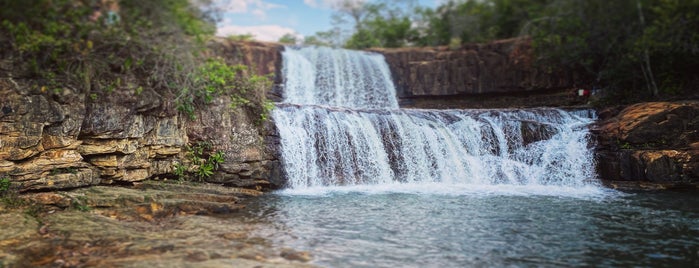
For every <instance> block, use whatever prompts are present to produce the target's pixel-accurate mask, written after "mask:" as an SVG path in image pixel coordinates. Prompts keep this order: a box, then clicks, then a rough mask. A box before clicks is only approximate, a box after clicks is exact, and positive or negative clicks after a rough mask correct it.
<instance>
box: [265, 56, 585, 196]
mask: <svg viewBox="0 0 699 268" xmlns="http://www.w3.org/2000/svg"><path fill="white" fill-rule="evenodd" d="M283 60H284V69H283V73H284V75H285V76H286V77H285V85H284V89H285V103H281V104H277V108H276V109H275V110H274V111H273V112H272V117H273V118H274V121H275V124H276V125H277V128H278V129H279V134H280V138H281V158H282V162H283V167H284V170H285V174H286V175H287V178H288V184H289V185H288V186H289V187H291V188H293V189H302V188H309V187H324V186H338V185H342V186H345V185H374V184H387V183H413V184H415V183H417V184H419V183H444V184H481V185H483V184H485V185H500V184H507V185H555V186H568V187H581V186H585V185H589V184H591V183H592V182H591V181H592V179H593V178H594V177H595V174H594V171H593V170H594V166H593V157H592V155H593V153H592V149H591V147H590V146H589V145H588V140H589V139H590V137H589V131H588V128H587V126H588V125H589V124H590V123H592V122H593V120H594V117H595V116H594V113H592V112H591V111H587V110H578V111H572V112H569V111H564V110H561V109H553V108H540V109H528V110H420V109H398V108H397V104H396V103H397V101H396V98H395V89H394V88H393V83H392V82H391V81H390V73H389V72H388V68H387V67H386V63H385V62H384V61H383V57H382V56H381V55H378V54H372V53H366V52H353V51H347V50H337V49H329V48H303V49H299V50H297V49H289V48H287V50H286V51H285V52H284V58H283Z"/></svg>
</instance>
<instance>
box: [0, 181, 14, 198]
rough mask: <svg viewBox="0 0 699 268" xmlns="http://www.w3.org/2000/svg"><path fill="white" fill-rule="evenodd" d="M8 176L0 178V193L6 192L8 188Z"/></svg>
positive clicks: (9, 184)
mask: <svg viewBox="0 0 699 268" xmlns="http://www.w3.org/2000/svg"><path fill="white" fill-rule="evenodd" d="M11 185H12V183H10V178H7V177H4V178H1V179H0V195H3V194H5V193H7V192H8V191H9V190H10V186H11Z"/></svg>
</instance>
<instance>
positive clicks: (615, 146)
mask: <svg viewBox="0 0 699 268" xmlns="http://www.w3.org/2000/svg"><path fill="white" fill-rule="evenodd" d="M600 117H601V121H600V122H599V123H598V124H597V126H596V127H595V128H594V131H595V132H596V134H597V137H598V140H599V145H598V148H597V167H598V174H599V176H600V178H601V179H603V180H605V181H609V184H610V185H612V186H615V187H624V185H627V184H628V182H630V181H634V182H640V183H641V185H642V186H643V184H644V183H647V185H646V187H661V188H666V187H682V186H690V187H696V186H697V185H699V101H684V102H652V103H639V104H635V105H631V106H628V107H625V108H623V109H622V108H609V109H606V110H603V111H602V112H601V113H600Z"/></svg>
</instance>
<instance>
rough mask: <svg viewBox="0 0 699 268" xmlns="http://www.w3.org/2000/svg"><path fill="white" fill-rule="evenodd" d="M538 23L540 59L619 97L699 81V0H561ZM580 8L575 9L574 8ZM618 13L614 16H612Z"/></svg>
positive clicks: (664, 92)
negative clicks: (569, 69) (574, 71)
mask: <svg viewBox="0 0 699 268" xmlns="http://www.w3.org/2000/svg"><path fill="white" fill-rule="evenodd" d="M556 4H557V5H555V6H552V7H550V8H547V9H546V10H544V13H543V15H542V19H540V20H538V21H536V22H533V23H531V28H530V29H529V30H528V31H527V32H528V33H530V34H532V36H533V37H534V41H535V43H534V44H535V47H536V50H537V53H538V55H539V57H540V64H543V65H547V66H569V67H571V66H572V67H574V68H577V69H579V70H583V71H584V73H583V75H584V76H583V77H582V79H583V80H582V81H581V82H583V83H586V84H590V85H597V86H599V87H603V88H606V91H607V98H608V99H612V100H614V102H617V103H618V102H632V101H639V100H644V99H653V98H662V97H663V96H665V97H669V96H671V95H675V94H682V93H683V92H689V90H691V89H692V87H696V86H697V85H699V81H698V80H697V79H696V75H695V74H694V71H692V70H695V69H697V68H699V48H698V46H697V45H696V44H697V41H699V33H698V32H697V31H696V30H695V29H697V27H699V16H697V15H696V14H697V12H699V1H696V0H693V1H679V0H666V1H645V0H622V1H599V0H597V1H564V0H559V1H556ZM573 10H574V11H575V12H572V11H573ZM610 14H613V15H610Z"/></svg>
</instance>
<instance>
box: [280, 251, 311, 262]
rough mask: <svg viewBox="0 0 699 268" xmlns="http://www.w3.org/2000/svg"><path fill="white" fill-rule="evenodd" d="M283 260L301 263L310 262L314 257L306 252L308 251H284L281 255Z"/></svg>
mask: <svg viewBox="0 0 699 268" xmlns="http://www.w3.org/2000/svg"><path fill="white" fill-rule="evenodd" d="M280 256H282V258H284V259H287V260H290V261H300V262H309V261H311V260H313V257H311V254H310V253H308V252H306V251H296V250H293V249H284V250H282V253H281V254H280Z"/></svg>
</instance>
